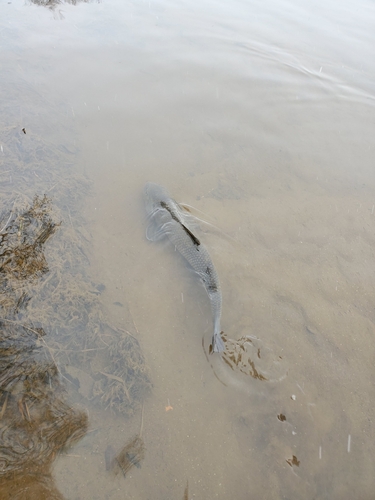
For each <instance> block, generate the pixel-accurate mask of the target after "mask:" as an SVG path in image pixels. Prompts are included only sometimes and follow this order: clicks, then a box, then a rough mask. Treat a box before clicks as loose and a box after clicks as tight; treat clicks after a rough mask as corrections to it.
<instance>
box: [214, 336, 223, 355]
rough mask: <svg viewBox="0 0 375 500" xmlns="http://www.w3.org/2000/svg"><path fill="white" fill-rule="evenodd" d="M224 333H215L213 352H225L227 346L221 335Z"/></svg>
mask: <svg viewBox="0 0 375 500" xmlns="http://www.w3.org/2000/svg"><path fill="white" fill-rule="evenodd" d="M222 333H224V332H215V333H214V334H213V336H212V351H213V352H223V351H225V345H224V342H223V339H222V337H221V334H222Z"/></svg>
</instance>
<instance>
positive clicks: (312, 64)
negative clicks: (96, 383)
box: [0, 0, 375, 500]
mask: <svg viewBox="0 0 375 500" xmlns="http://www.w3.org/2000/svg"><path fill="white" fill-rule="evenodd" d="M374 19H375V8H374V5H373V4H372V3H371V2H370V1H366V0H361V1H360V2H359V3H358V2H357V3H356V4H355V5H354V4H353V3H351V2H341V3H340V6H339V7H338V5H337V4H336V3H335V2H332V1H331V2H328V3H327V2H320V1H319V2H317V3H314V4H311V6H309V5H306V6H302V5H300V4H299V3H298V2H296V1H285V0H283V1H282V2H273V3H271V2H269V3H264V2H256V1H252V2H243V1H232V2H230V4H229V3H227V2H210V1H209V0H204V1H202V2H199V3H198V2H195V3H192V2H183V1H181V2H177V3H176V2H169V1H160V2H155V1H150V2H129V3H125V2H121V1H120V0H118V1H116V0H110V1H108V2H102V3H94V2H92V3H78V4H77V5H69V4H60V5H57V6H56V7H55V8H54V9H52V10H51V9H48V8H45V7H42V6H38V5H33V4H30V3H28V2H26V3H25V2H23V1H12V2H11V3H2V4H0V36H1V61H0V71H1V74H2V89H1V100H2V105H1V110H2V117H1V118H0V120H1V136H0V144H1V145H2V149H1V152H0V158H1V166H0V171H1V172H0V188H1V189H4V190H7V189H8V190H9V186H10V185H12V179H11V178H8V175H9V172H7V156H6V155H7V148H8V144H9V137H8V136H7V135H6V133H7V131H8V130H9V127H10V126H12V127H15V129H17V130H18V129H19V131H20V130H21V129H22V128H23V127H25V130H26V132H27V133H26V135H25V134H24V135H25V138H27V139H29V138H31V139H29V140H30V141H32V140H35V137H41V138H43V141H45V143H47V144H53V145H58V147H59V148H60V149H59V150H62V149H61V148H63V147H64V148H65V149H64V150H63V151H64V154H66V155H67V156H69V162H70V163H71V164H72V165H73V167H71V168H72V169H73V170H69V171H67V172H66V174H64V171H63V170H61V169H62V168H63V167H61V165H60V166H59V170H58V178H59V179H60V181H56V187H55V179H54V177H53V175H52V173H53V172H54V168H57V167H56V166H55V163H54V161H53V158H51V165H50V167H49V168H50V170H51V172H52V173H51V182H50V184H48V185H47V184H40V183H39V179H38V175H39V177H42V175H41V173H40V172H39V171H38V170H33V171H34V172H35V176H33V181H34V184H33V185H32V186H30V190H32V191H35V193H36V194H40V195H43V194H44V192H45V191H47V190H48V191H49V192H48V193H47V194H48V195H49V196H50V197H51V198H52V202H55V203H56V205H57V206H58V208H59V210H60V213H61V218H62V219H64V220H66V222H67V224H66V226H67V227H69V228H70V229H72V230H74V229H75V227H76V226H77V224H78V222H77V221H78V220H79V221H81V222H79V224H80V227H81V226H82V227H84V235H85V239H84V242H85V244H84V247H83V248H82V251H83V252H84V253H85V255H87V257H88V260H89V262H90V265H89V267H88V271H87V272H88V273H89V274H90V276H91V278H90V279H92V280H93V282H95V283H100V284H103V285H104V286H105V289H104V291H103V292H102V293H101V294H100V297H99V299H100V303H101V307H102V308H103V310H104V311H105V314H106V315H107V316H108V317H109V318H110V321H111V324H112V325H114V326H115V327H118V328H125V329H127V330H129V329H130V326H129V325H131V328H132V330H131V333H132V335H134V336H135V337H136V338H137V340H138V341H139V344H140V346H141V348H142V352H143V354H144V356H145V359H146V363H147V365H148V367H149V370H150V378H151V381H152V384H153V388H152V392H151V394H150V395H149V396H148V397H147V398H145V400H144V407H143V418H142V416H141V414H142V412H141V410H140V408H138V410H137V411H136V412H135V414H134V416H132V417H131V418H130V417H128V418H125V417H124V416H122V415H118V414H116V413H114V412H111V410H105V409H104V408H102V407H100V406H98V405H96V404H95V401H92V400H90V397H85V396H88V394H87V393H86V392H85V391H83V390H82V387H81V391H80V392H79V393H78V394H77V393H74V391H73V392H72V391H70V386H69V384H68V385H67V389H68V392H69V391H70V392H71V396H70V397H71V398H72V400H73V401H74V402H75V403H76V404H78V405H79V407H80V408H81V409H82V410H83V411H87V412H88V416H89V426H90V427H89V431H88V433H87V434H86V436H85V437H84V438H83V439H82V440H81V441H79V442H78V444H76V445H75V447H74V448H72V449H69V450H68V451H67V452H66V453H65V454H62V455H61V456H59V457H58V458H57V459H56V460H55V461H54V468H53V478H54V483H55V485H56V487H57V489H58V490H59V491H60V492H61V495H63V497H64V498H67V499H74V498H82V499H86V498H90V499H95V498H97V499H103V498H106V499H110V500H116V499H120V498H121V499H123V498H129V499H146V498H153V499H155V500H158V499H160V500H161V499H163V500H164V499H165V498H168V499H169V498H170V499H182V498H183V496H184V490H185V487H186V484H187V481H188V498H189V499H190V498H191V499H192V498H197V499H202V498H206V499H211V498H212V499H213V498H219V499H227V498H234V499H236V500H237V499H238V500H242V499H243V500H245V499H246V500H247V499H249V498H254V499H260V498H263V499H266V500H268V499H270V500H271V499H272V500H273V499H280V498H285V499H300V498H309V499H310V498H311V499H313V498H314V499H333V498H334V499H340V500H341V499H352V498H361V499H370V498H372V497H373V491H374V487H375V479H374V475H373V470H374V458H373V457H374V438H375V435H374V434H375V433H374V426H373V421H374V418H375V412H374V406H373V400H374V397H375V394H374V375H373V373H374V372H373V365H374V358H375V349H374V343H373V337H374V331H375V328H374V321H375V316H374V308H373V303H374V300H375V288H374V283H375V266H374V262H375V255H374V248H375V245H374V243H375V237H374V230H373V229H374V223H375V208H374V206H375V205H374V204H375V198H374V188H375V170H374V168H373V156H374V140H373V137H374V128H375V127H374V124H375V123H374V121H375V120H374V116H375V115H374V104H375V92H374V84H373V82H374V76H375V62H374V61H375V59H374V57H373V47H374V42H375V31H374V29H373V26H374ZM7 127H8V128H7ZM20 134H21V132H20ZM21 137H23V136H22V134H21ZM56 147H57V146H56ZM8 149H9V148H8ZM26 153H27V149H22V148H21V149H20V153H19V155H20V156H19V161H20V162H22V160H23V159H24V161H27V158H24V156H23V155H26ZM40 154H41V158H42V159H41V160H40V161H41V162H42V161H44V162H45V161H46V159H45V158H44V159H43V151H42V150H41V151H40ZM32 161H33V162H34V163H35V165H36V167H35V168H37V162H38V158H37V157H36V158H33V159H32ZM66 164H67V163H66ZM43 165H44V164H43ZM33 168H34V167H33ZM43 168H44V167H43ZM45 168H47V167H45ZM69 168H70V167H69ZM73 171H74V172H78V173H80V174H81V173H82V174H84V175H85V176H86V179H88V180H89V181H91V182H92V192H91V195H90V196H87V195H86V194H85V193H84V192H83V191H81V188H80V187H77V188H76V192H74V189H73V192H70V196H71V197H72V200H75V201H74V203H75V204H73V203H72V205H71V206H70V205H69V203H68V202H67V201H66V199H67V198H64V197H63V196H62V195H61V196H60V193H61V191H60V190H59V189H60V187H61V186H62V185H63V180H66V179H65V178H64V175H65V176H66V177H69V176H71V175H72V172H73ZM56 172H57V170H56ZM146 181H153V182H157V183H160V184H162V185H164V186H165V187H166V188H167V189H168V190H169V192H170V193H171V195H172V196H173V198H175V199H176V200H177V201H179V202H183V203H187V204H189V205H192V206H193V207H195V209H198V210H200V211H202V212H203V213H204V215H203V218H205V219H207V220H208V221H209V222H211V223H212V224H213V225H215V226H216V228H214V227H212V226H207V225H204V224H201V228H200V229H197V233H198V234H199V235H200V238H201V240H202V241H203V242H204V244H205V245H206V246H207V248H208V249H209V251H210V254H211V256H212V259H213V261H214V263H215V266H216V268H217V270H218V273H219V276H220V279H221V285H222V292H223V315H222V327H223V330H224V331H225V333H226V335H227V336H228V338H230V339H234V340H236V339H240V338H243V337H245V338H246V336H247V338H248V340H251V343H250V342H248V344H247V345H246V346H247V347H246V348H247V349H248V351H247V352H248V353H249V356H250V358H251V359H252V361H253V362H254V365H255V366H256V367H257V369H258V370H259V372H260V373H263V374H264V376H265V378H266V379H267V380H260V379H259V378H258V379H257V378H254V377H252V376H251V375H245V374H243V373H240V372H239V370H232V369H231V368H230V367H229V366H228V364H227V363H225V362H224V361H223V360H222V359H221V358H220V357H218V356H207V355H206V353H207V350H208V343H209V339H210V335H211V328H212V323H211V316H210V308H209V303H208V299H207V297H206V294H205V291H204V289H203V287H201V286H200V285H199V284H198V283H197V281H196V279H195V277H194V275H192V274H191V272H190V271H189V270H188V268H187V266H186V265H185V263H184V261H183V259H182V258H181V257H180V256H179V255H178V254H177V253H176V252H174V249H173V248H170V247H169V246H168V245H167V244H163V243H159V244H158V243H150V242H148V241H147V240H146V238H145V228H146V224H147V221H146V220H145V210H144V207H143V202H142V190H143V186H144V184H145V183H146ZM57 182H60V184H58V183H57ZM77 186H78V185H77ZM66 189H68V188H66ZM68 190H69V189H68ZM8 194H9V196H10V193H8ZM33 195H34V193H29V196H31V197H32V196H33ZM64 196H65V195H64ZM80 198H82V199H81V200H80V203H81V204H79V203H78V202H77V200H79V199H80ZM73 206H74V207H75V208H76V209H77V210H78V208H79V213H72V214H71V213H70V212H69V209H70V208H71V207H73ZM77 207H78V208H77ZM82 221H83V222H82ZM82 231H83V230H82ZM53 241H55V240H52V243H51V244H53ZM56 241H58V240H56ZM46 246H48V245H46ZM47 260H48V255H47ZM81 265H82V266H83V263H81V262H79V266H81ZM100 290H102V287H101V288H100ZM46 301H47V302H48V297H47V298H46ZM46 307H47V306H46ZM42 326H43V325H42ZM72 332H73V334H74V332H75V330H74V329H73V330H72ZM46 342H47V343H48V335H47V336H46ZM202 343H203V345H204V347H203V348H202ZM259 353H261V354H260V357H259V355H258V354H259ZM61 363H63V361H61ZM65 364H69V363H67V362H65ZM247 366H249V365H247ZM102 371H103V370H102ZM89 375H90V376H91V375H93V374H92V373H90V374H89ZM76 376H77V377H78V378H80V380H81V382H82V377H83V375H82V374H78V375H74V377H76ZM1 404H2V403H1ZM0 409H1V408H0ZM166 410H168V411H166ZM141 421H142V424H141ZM141 429H142V430H141ZM140 432H141V437H142V439H143V441H144V445H145V457H144V459H143V460H142V461H141V463H140V464H138V465H140V467H139V468H137V467H132V468H131V470H130V471H129V472H128V473H127V474H126V477H125V478H124V477H123V475H122V474H121V473H120V474H117V475H114V472H113V471H108V470H106V463H105V452H106V450H108V449H109V447H111V448H112V449H113V450H114V453H118V452H119V451H120V450H121V448H122V447H123V446H124V445H125V444H126V443H127V442H128V440H129V439H131V438H132V437H134V436H135V435H137V434H139V433H140ZM20 498H26V497H20ZM51 498H52V496H51Z"/></svg>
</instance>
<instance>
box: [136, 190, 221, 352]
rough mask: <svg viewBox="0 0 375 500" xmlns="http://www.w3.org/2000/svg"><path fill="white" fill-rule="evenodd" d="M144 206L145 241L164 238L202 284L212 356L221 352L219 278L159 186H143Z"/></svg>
mask: <svg viewBox="0 0 375 500" xmlns="http://www.w3.org/2000/svg"><path fill="white" fill-rule="evenodd" d="M145 205H146V211H147V215H148V217H149V219H150V223H149V226H148V228H147V231H146V237H147V239H148V240H150V241H158V240H161V239H163V238H168V239H169V241H170V242H171V243H172V245H173V246H174V247H175V248H176V250H178V251H179V252H180V254H181V255H182V256H183V257H184V258H185V259H186V260H187V261H188V263H189V264H190V266H191V267H192V268H193V269H194V271H195V272H196V273H197V274H198V275H199V277H200V279H201V280H202V281H203V284H204V286H205V289H206V291H207V293H208V296H209V298H210V302H211V309H212V315H213V321H214V333H213V336H212V349H213V351H214V352H222V351H224V349H225V347H224V342H223V340H222V338H221V333H222V332H221V329H220V319H221V307H222V296H221V289H220V282H219V276H218V274H217V271H216V269H215V266H214V265H213V262H212V260H211V257H210V255H209V253H208V251H207V249H206V247H205V246H204V245H203V244H202V243H201V242H200V240H199V239H198V238H197V236H196V235H195V234H194V233H193V231H192V230H191V228H190V227H189V224H188V222H189V221H188V216H187V215H186V213H185V212H184V211H183V209H182V208H181V206H180V205H179V204H178V203H177V202H176V201H175V200H173V199H172V198H171V197H170V196H169V194H168V192H167V191H166V189H164V188H163V187H162V186H159V185H157V184H153V183H151V182H148V183H147V184H146V186H145Z"/></svg>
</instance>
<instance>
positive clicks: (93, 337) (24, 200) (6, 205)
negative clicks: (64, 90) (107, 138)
mask: <svg viewBox="0 0 375 500" xmlns="http://www.w3.org/2000/svg"><path fill="white" fill-rule="evenodd" d="M40 3H41V4H44V5H47V6H48V5H52V4H53V3H54V2H52V1H51V2H48V1H47V0H46V1H45V2H40ZM56 3H57V2H55V4H56ZM4 64H7V63H4ZM13 66H14V65H13ZM13 66H12V65H11V64H9V65H7V67H6V68H5V67H4V68H5V70H6V71H4V75H5V79H4V81H3V82H2V83H3V85H2V86H1V87H0V139H1V140H0V143H1V150H0V318H3V322H6V320H8V321H13V322H15V323H14V324H23V325H25V326H26V327H28V328H31V329H32V330H34V332H36V333H37V334H39V335H40V336H39V337H38V339H37V342H39V343H42V344H43V345H44V346H45V347H46V346H48V349H47V351H48V352H49V353H50V354H51V356H53V361H54V363H55V365H56V366H58V369H59V371H60V372H61V373H62V374H63V376H65V377H66V378H67V379H69V380H70V381H71V382H72V383H69V388H71V389H72V390H73V391H74V390H75V389H76V395H77V398H78V397H79V398H82V397H84V398H85V404H89V402H90V401H91V402H92V403H93V404H97V405H101V406H104V407H105V408H109V409H112V410H113V411H115V412H117V413H118V414H120V415H123V416H130V415H133V414H134V413H135V412H136V411H138V410H139V408H140V406H141V404H142V401H143V398H144V396H145V393H146V392H147V391H148V390H149V388H150V387H151V383H150V376H149V371H148V368H147V365H146V362H145V359H144V357H143V354H142V351H141V347H140V345H139V342H138V341H137V340H136V336H137V334H136V333H135V335H134V336H132V334H129V332H132V328H133V327H132V325H131V316H130V312H129V311H128V314H126V315H125V314H124V316H125V317H127V318H128V321H129V325H128V324H126V325H121V326H122V327H125V328H127V330H128V333H126V332H125V331H119V330H117V329H116V328H114V327H113V326H111V319H110V318H107V317H106V315H105V313H104V312H103V307H102V303H101V293H102V292H103V290H104V288H105V287H104V285H102V284H98V283H95V282H94V280H93V279H92V278H91V275H90V266H89V264H90V261H89V256H88V251H87V248H89V243H90V241H91V236H90V233H89V231H88V226H87V223H86V221H85V219H84V218H83V216H82V214H83V207H84V201H85V198H86V196H87V195H88V194H89V193H90V187H91V186H90V182H89V181H88V179H87V178H86V177H85V176H84V175H83V173H80V169H79V165H78V164H77V155H78V153H79V150H78V148H77V147H76V136H77V134H76V133H75V131H74V123H72V122H71V121H69V120H68V119H67V120H66V121H64V120H60V119H59V120H58V124H57V122H54V123H51V117H54V116H56V117H61V116H62V115H64V116H65V114H66V109H67V107H66V103H56V102H49V101H47V98H46V97H45V95H46V94H45V93H44V92H43V91H42V90H43V89H40V88H36V87H35V86H34V87H33V86H31V85H30V83H29V82H27V81H23V80H22V77H21V78H20V75H19V73H18V72H17V71H16V69H14V67H13ZM19 106H22V109H23V112H24V114H25V115H26V116H28V123H22V124H19V122H18V118H19ZM64 124H65V125H64ZM52 125H53V126H52ZM55 125H58V126H55ZM22 128H25V130H26V132H27V133H26V134H25V133H24V132H23V131H22ZM124 308H126V303H124ZM9 324H11V323H9ZM133 330H134V329H133ZM30 331H31V330H30ZM41 332H46V335H42V333H41ZM29 334H30V332H29ZM26 344H27V342H26ZM22 352H23V351H22ZM35 352H36V351H35ZM40 352H42V351H40ZM43 352H44V351H43ZM28 355H29V353H28V352H27V351H25V358H27V356H28ZM19 356H20V354H19ZM24 362H26V361H24ZM90 404H91V403H90ZM0 411H1V408H0Z"/></svg>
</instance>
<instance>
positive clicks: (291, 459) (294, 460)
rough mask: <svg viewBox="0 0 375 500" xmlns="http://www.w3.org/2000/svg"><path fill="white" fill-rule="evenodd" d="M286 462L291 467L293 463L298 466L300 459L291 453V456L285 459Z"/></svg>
mask: <svg viewBox="0 0 375 500" xmlns="http://www.w3.org/2000/svg"><path fill="white" fill-rule="evenodd" d="M286 463H287V464H288V465H290V466H291V467H293V465H295V466H296V467H299V464H300V461H299V460H298V459H297V457H296V456H295V455H293V457H292V458H288V459H287V461H286Z"/></svg>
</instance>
